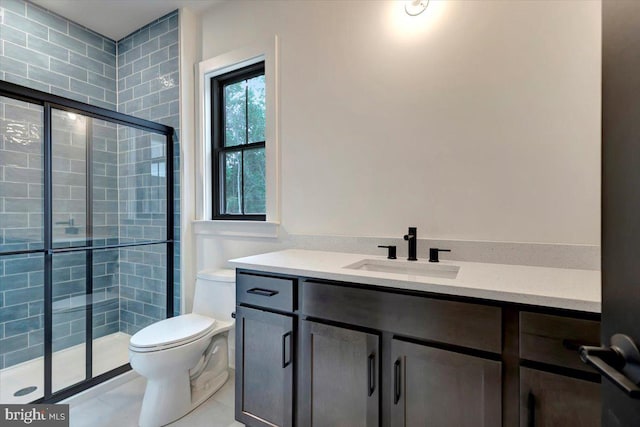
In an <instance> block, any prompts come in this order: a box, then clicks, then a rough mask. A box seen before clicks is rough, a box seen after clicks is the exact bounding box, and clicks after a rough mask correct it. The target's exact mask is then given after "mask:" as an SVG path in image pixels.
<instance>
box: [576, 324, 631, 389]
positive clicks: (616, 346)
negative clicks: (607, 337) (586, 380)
mask: <svg viewBox="0 0 640 427" xmlns="http://www.w3.org/2000/svg"><path fill="white" fill-rule="evenodd" d="M580 359H582V361H583V362H584V363H586V364H588V365H591V366H593V367H594V368H596V370H597V371H598V372H600V374H602V376H604V377H605V378H607V379H608V380H609V381H611V382H612V383H613V384H615V385H616V386H618V388H620V389H621V390H622V391H624V392H625V393H627V395H628V396H629V397H631V398H633V399H640V387H638V384H640V351H638V347H637V346H636V345H635V343H634V342H633V340H632V339H631V338H630V337H628V336H627V335H623V334H615V335H614V336H612V337H611V346H609V347H592V346H582V347H580Z"/></svg>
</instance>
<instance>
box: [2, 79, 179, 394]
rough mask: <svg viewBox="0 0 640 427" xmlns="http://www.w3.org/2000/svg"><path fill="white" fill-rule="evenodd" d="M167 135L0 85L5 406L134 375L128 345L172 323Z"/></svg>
mask: <svg viewBox="0 0 640 427" xmlns="http://www.w3.org/2000/svg"><path fill="white" fill-rule="evenodd" d="M172 138H173V128H171V127H168V126H164V125H161V124H158V123H154V122H150V121H147V120H143V119H139V118H135V117H131V116H127V115H124V114H120V113H117V112H114V111H110V110H107V109H104V108H99V107H95V106H91V105H87V104H83V103H80V102H76V101H72V100H69V99H66V98H61V97H58V96H55V95H51V94H48V93H44V92H40V91H36V90H32V89H29V88H25V87H22V86H17V85H14V84H10V83H7V82H4V81H0V403H27V402H55V401H58V400H61V399H63V398H65V397H68V396H70V395H72V394H74V393H77V392H78V391H81V390H83V389H86V388H88V387H90V386H92V385H94V384H97V383H99V382H101V381H104V380H106V379H108V378H111V377H114V376H115V375H118V374H120V373H122V372H124V371H126V370H128V369H130V367H129V366H128V341H129V337H130V336H131V335H132V334H134V333H135V332H137V331H138V330H140V329H141V328H143V327H144V326H147V325H149V324H151V323H153V322H156V321H158V320H161V319H164V318H166V317H168V316H171V315H173V312H174V310H173V271H174V269H173V260H174V258H173V255H174V241H173V237H174V236H173V230H174V227H173V225H174V224H173V188H174V187H173V167H172V165H173V163H172V159H173V153H172V147H173V143H172ZM168 201H169V203H168Z"/></svg>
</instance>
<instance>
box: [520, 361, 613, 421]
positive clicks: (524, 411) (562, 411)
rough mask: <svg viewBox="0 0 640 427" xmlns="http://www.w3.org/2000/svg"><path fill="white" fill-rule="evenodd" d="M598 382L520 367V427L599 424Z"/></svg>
mask: <svg viewBox="0 0 640 427" xmlns="http://www.w3.org/2000/svg"><path fill="white" fill-rule="evenodd" d="M600 405H601V397H600V384H598V383H597V382H591V381H586V380H582V379H578V378H572V377H569V376H564V375H557V374H554V373H550V372H545V371H542V370H538V369H530V368H525V367H521V368H520V427H566V426H571V427H599V426H600V416H601V413H600Z"/></svg>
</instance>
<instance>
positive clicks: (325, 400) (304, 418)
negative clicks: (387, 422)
mask: <svg viewBox="0 0 640 427" xmlns="http://www.w3.org/2000/svg"><path fill="white" fill-rule="evenodd" d="M300 323H301V332H302V350H301V352H300V355H301V360H300V362H301V363H302V378H301V380H302V381H300V384H301V389H300V390H299V392H300V393H301V396H300V420H301V421H300V424H301V425H304V426H309V427H311V426H313V427H367V426H371V427H373V426H379V425H380V421H379V418H380V417H379V407H380V340H379V336H378V335H374V334H369V333H366V332H361V331H357V330H353V329H348V328H343V327H337V326H330V325H326V324H322V323H317V322H313V321H308V320H302V321H301V322H300Z"/></svg>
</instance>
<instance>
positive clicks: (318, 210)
mask: <svg viewBox="0 0 640 427" xmlns="http://www.w3.org/2000/svg"><path fill="white" fill-rule="evenodd" d="M600 11H601V6H600V3H599V2H597V1H544V2H541V1H537V0H533V1H517V2H513V1H453V0H448V1H446V2H438V1H435V0H434V1H432V2H431V4H430V6H429V9H428V10H427V12H425V14H423V15H420V16H418V17H413V18H411V17H408V16H407V15H405V14H404V11H403V7H402V3H401V2H383V1H371V2H364V1H353V2H348V1H340V2H338V1H297V2H293V1H249V2H246V1H238V0H236V1H233V2H225V3H223V4H221V5H217V6H215V7H213V8H212V9H210V10H209V11H208V12H207V13H206V14H204V15H203V16H202V58H203V59H206V58H210V57H213V56H216V55H219V54H221V53H224V52H227V51H230V50H233V49H237V48H240V47H243V46H245V45H250V44H254V43H256V41H263V40H272V39H273V35H274V34H277V35H278V36H279V40H280V64H279V66H280V108H281V110H280V126H281V127H280V147H281V165H282V166H281V167H282V170H281V179H282V188H281V190H282V192H281V203H282V206H281V212H282V215H281V223H282V228H283V229H284V230H286V232H287V233H290V234H320V235H326V234H332V235H352V236H357V235H360V236H380V237H385V236H386V237H397V236H399V235H401V234H402V233H403V232H405V230H406V227H407V226H409V225H415V226H417V227H418V228H419V231H420V233H421V235H422V236H429V237H431V238H434V239H462V240H488V241H510V242H541V243H568V244H586V245H598V244H599V240H600V239H599V234H600V62H601V56H600V33H601V30H600Z"/></svg>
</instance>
